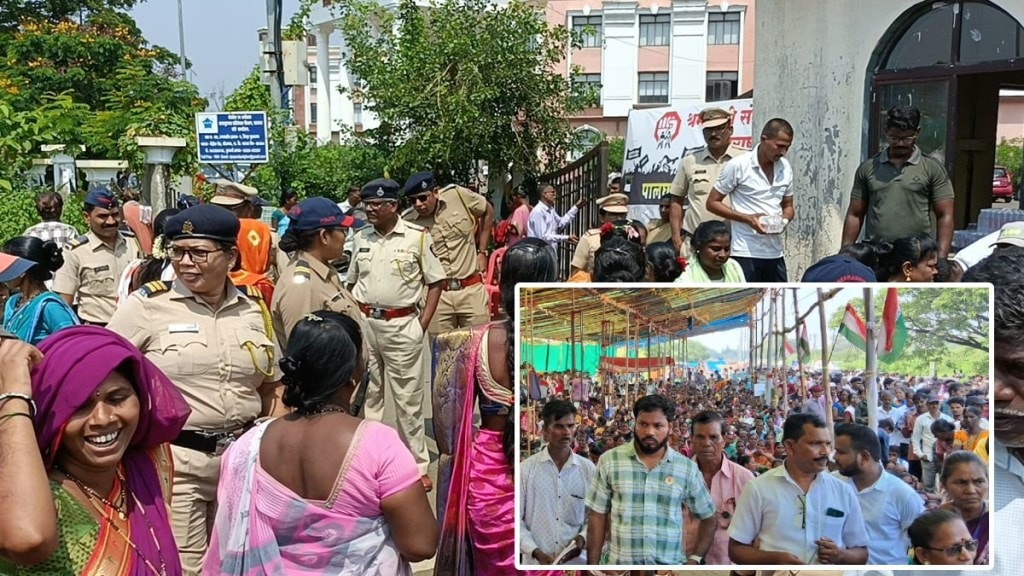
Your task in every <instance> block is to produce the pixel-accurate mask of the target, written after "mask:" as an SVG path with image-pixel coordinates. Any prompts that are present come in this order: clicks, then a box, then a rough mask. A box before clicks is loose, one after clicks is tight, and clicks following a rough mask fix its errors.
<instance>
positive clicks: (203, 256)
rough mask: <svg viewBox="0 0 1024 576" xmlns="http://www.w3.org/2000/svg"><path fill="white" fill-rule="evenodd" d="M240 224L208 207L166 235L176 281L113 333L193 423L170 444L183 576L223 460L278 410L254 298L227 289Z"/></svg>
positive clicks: (128, 309)
mask: <svg viewBox="0 0 1024 576" xmlns="http://www.w3.org/2000/svg"><path fill="white" fill-rule="evenodd" d="M238 229H239V224H238V219H237V218H236V217H235V216H234V215H233V214H231V213H230V212H228V211H227V210H225V209H223V208H221V207H219V206H214V205H211V204H203V205H199V206H194V207H192V208H189V209H188V210H185V211H183V212H181V213H180V214H178V215H176V216H174V217H172V218H171V219H169V220H168V221H167V224H166V226H165V227H164V234H165V235H166V236H167V237H168V238H169V239H170V245H169V246H167V256H168V258H169V259H170V260H171V264H172V266H173V267H174V272H175V274H176V275H177V279H176V280H175V281H174V282H173V283H171V282H162V281H156V282H150V283H149V284H146V285H145V286H144V287H142V288H141V289H139V290H137V291H136V292H134V293H132V295H131V296H129V297H128V299H127V300H126V301H124V302H122V303H121V305H120V306H119V307H118V309H117V312H116V313H114V316H113V318H111V319H110V324H109V326H108V328H109V329H111V330H113V331H114V332H117V333H118V334H120V335H122V336H124V337H125V338H127V339H128V340H130V341H131V342H132V343H133V344H135V345H136V346H137V347H138V348H139V350H141V351H142V352H143V353H144V354H145V355H146V357H147V358H149V359H150V360H152V361H153V363H154V364H156V365H157V367H159V368H160V369H161V370H163V372H164V373H165V374H167V376H168V377H169V378H170V379H171V381H173V382H174V383H175V385H177V386H178V389H179V390H181V392H182V394H183V395H184V396H185V399H186V400H187V401H188V403H189V406H191V408H192V414H191V415H190V416H189V419H188V422H186V424H185V429H184V430H182V432H181V434H180V435H179V436H178V438H177V439H175V440H174V441H173V442H172V443H171V444H172V446H171V453H172V455H173V458H174V483H173V489H172V495H173V498H172V503H171V526H172V528H173V530H174V538H175V541H176V542H177V544H178V551H179V553H180V554H181V559H182V566H183V568H184V573H185V574H187V575H198V574H199V573H200V566H201V563H202V558H203V554H204V553H205V552H206V547H207V542H208V541H209V537H210V530H211V528H212V525H213V518H214V513H215V508H216V497H217V480H218V478H219V476H220V455H221V454H222V453H223V451H224V449H225V448H226V447H227V446H228V445H229V444H230V442H231V441H233V440H234V439H235V438H236V437H238V436H239V435H241V433H242V432H244V431H245V430H246V429H247V428H249V427H250V426H252V424H253V423H254V421H255V420H256V419H257V418H259V417H260V416H280V415H283V414H285V413H286V412H287V410H286V409H285V408H284V405H283V404H282V403H281V399H280V398H281V393H282V387H281V385H280V382H279V380H280V378H279V375H278V368H277V365H278V359H279V354H278V353H277V347H276V346H275V345H274V335H273V329H272V328H271V325H270V324H271V322H270V313H269V312H268V310H267V308H266V306H265V305H264V304H263V300H262V298H261V297H260V295H259V292H258V291H257V290H255V289H247V290H246V291H245V292H243V291H242V290H241V289H239V288H236V287H235V286H234V285H233V284H232V283H231V282H229V281H228V271H229V270H231V268H232V267H233V266H235V265H236V263H237V262H238V248H237V247H236V246H235V241H236V238H237V237H238Z"/></svg>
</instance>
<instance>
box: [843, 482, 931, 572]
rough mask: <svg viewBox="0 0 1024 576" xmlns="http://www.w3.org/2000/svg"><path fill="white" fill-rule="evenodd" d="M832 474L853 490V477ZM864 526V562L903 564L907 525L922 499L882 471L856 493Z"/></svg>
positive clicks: (917, 512)
mask: <svg viewBox="0 0 1024 576" xmlns="http://www.w3.org/2000/svg"><path fill="white" fill-rule="evenodd" d="M833 475H834V476H835V477H836V478H838V479H839V480H841V481H842V482H845V483H846V484H848V485H849V486H850V487H851V488H853V489H854V491H856V490H857V486H856V485H855V484H854V483H853V478H847V477H846V476H843V475H842V474H840V473H839V472H833ZM857 499H858V500H860V509H861V513H863V514H864V527H865V529H867V531H868V538H869V539H870V542H868V564H875V565H883V564H884V565H888V566H899V565H906V564H907V551H908V550H910V537H909V536H907V528H909V527H910V525H911V524H913V522H914V519H915V518H917V517H918V516H920V515H921V514H924V502H923V501H922V500H921V497H920V496H918V495H917V492H914V489H913V488H911V487H910V486H908V485H907V483H906V482H904V481H902V480H900V479H899V478H897V477H896V476H894V475H892V474H889V473H888V472H884V471H883V472H882V475H881V476H880V477H879V478H878V481H877V482H875V483H874V484H873V485H871V486H869V487H868V488H865V489H864V490H861V491H860V492H857Z"/></svg>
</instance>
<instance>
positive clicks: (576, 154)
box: [569, 126, 604, 160]
mask: <svg viewBox="0 0 1024 576" xmlns="http://www.w3.org/2000/svg"><path fill="white" fill-rule="evenodd" d="M575 136H576V138H575V141H574V142H573V145H572V149H571V150H570V152H569V159H570V160H577V159H579V158H580V157H581V156H583V155H584V154H586V153H587V152H590V151H591V150H593V149H594V146H597V145H598V144H600V143H601V142H603V141H604V134H602V133H601V132H599V131H598V130H596V129H594V128H591V127H590V126H583V127H580V128H577V129H576V134H575Z"/></svg>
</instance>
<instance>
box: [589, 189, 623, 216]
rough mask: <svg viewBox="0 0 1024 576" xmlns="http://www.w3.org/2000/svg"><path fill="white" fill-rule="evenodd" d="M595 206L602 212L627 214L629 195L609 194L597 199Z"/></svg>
mask: <svg viewBox="0 0 1024 576" xmlns="http://www.w3.org/2000/svg"><path fill="white" fill-rule="evenodd" d="M597 206H598V208H600V209H601V211H602V212H607V213H609V214H629V196H627V195H625V194H618V193H616V194H609V195H607V196H604V197H601V198H598V199H597Z"/></svg>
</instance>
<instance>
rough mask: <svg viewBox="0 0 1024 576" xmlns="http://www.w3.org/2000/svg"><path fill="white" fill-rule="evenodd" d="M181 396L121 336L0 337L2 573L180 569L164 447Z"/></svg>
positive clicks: (177, 426)
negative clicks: (32, 341)
mask: <svg viewBox="0 0 1024 576" xmlns="http://www.w3.org/2000/svg"><path fill="white" fill-rule="evenodd" d="M189 412H190V410H189V408H188V404H187V403H186V402H185V400H184V398H182V396H181V394H180V393H179V392H178V391H177V389H176V388H175V387H174V385H173V384H172V383H171V382H170V380H168V379H167V377H166V376H164V374H163V373H162V372H160V370H159V369H157V368H156V366H154V365H153V364H152V363H151V362H150V361H149V360H146V358H145V357H143V356H142V354H141V353H140V352H139V351H138V349H137V348H135V347H134V346H132V345H131V344H130V343H129V342H128V341H127V340H125V339H124V338H122V337H120V336H118V335H117V334H114V333H113V332H110V331H108V330H106V329H103V328H98V327H94V326H76V327H72V328H67V329H65V330H62V331H61V332H58V333H57V334H54V335H53V336H51V337H49V338H47V339H45V340H44V341H43V342H42V343H41V344H40V347H39V350H38V351H37V350H36V349H35V348H33V347H31V346H29V345H27V344H23V343H21V342H18V341H16V340H12V339H3V340H2V342H0V439H2V445H3V449H2V450H0V506H2V507H3V509H4V510H6V511H7V513H5V514H3V515H2V516H0V574H33V575H44V576H45V575H51V574H52V575H56V574H61V575H66V574H81V575H86V576H101V575H104V576H106V575H112V576H145V575H150V576H173V575H177V574H180V573H181V564H180V561H179V558H178V550H177V547H176V546H175V544H174V536H173V534H172V533H171V528H170V523H169V521H168V518H167V505H168V502H169V498H170V494H171V491H170V479H171V464H170V463H171V459H170V451H169V450H168V449H167V443H168V442H169V441H170V440H172V439H173V438H175V437H176V436H177V435H178V432H180V430H181V428H182V426H184V424H185V420H186V419H187V418H188V415H189Z"/></svg>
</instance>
